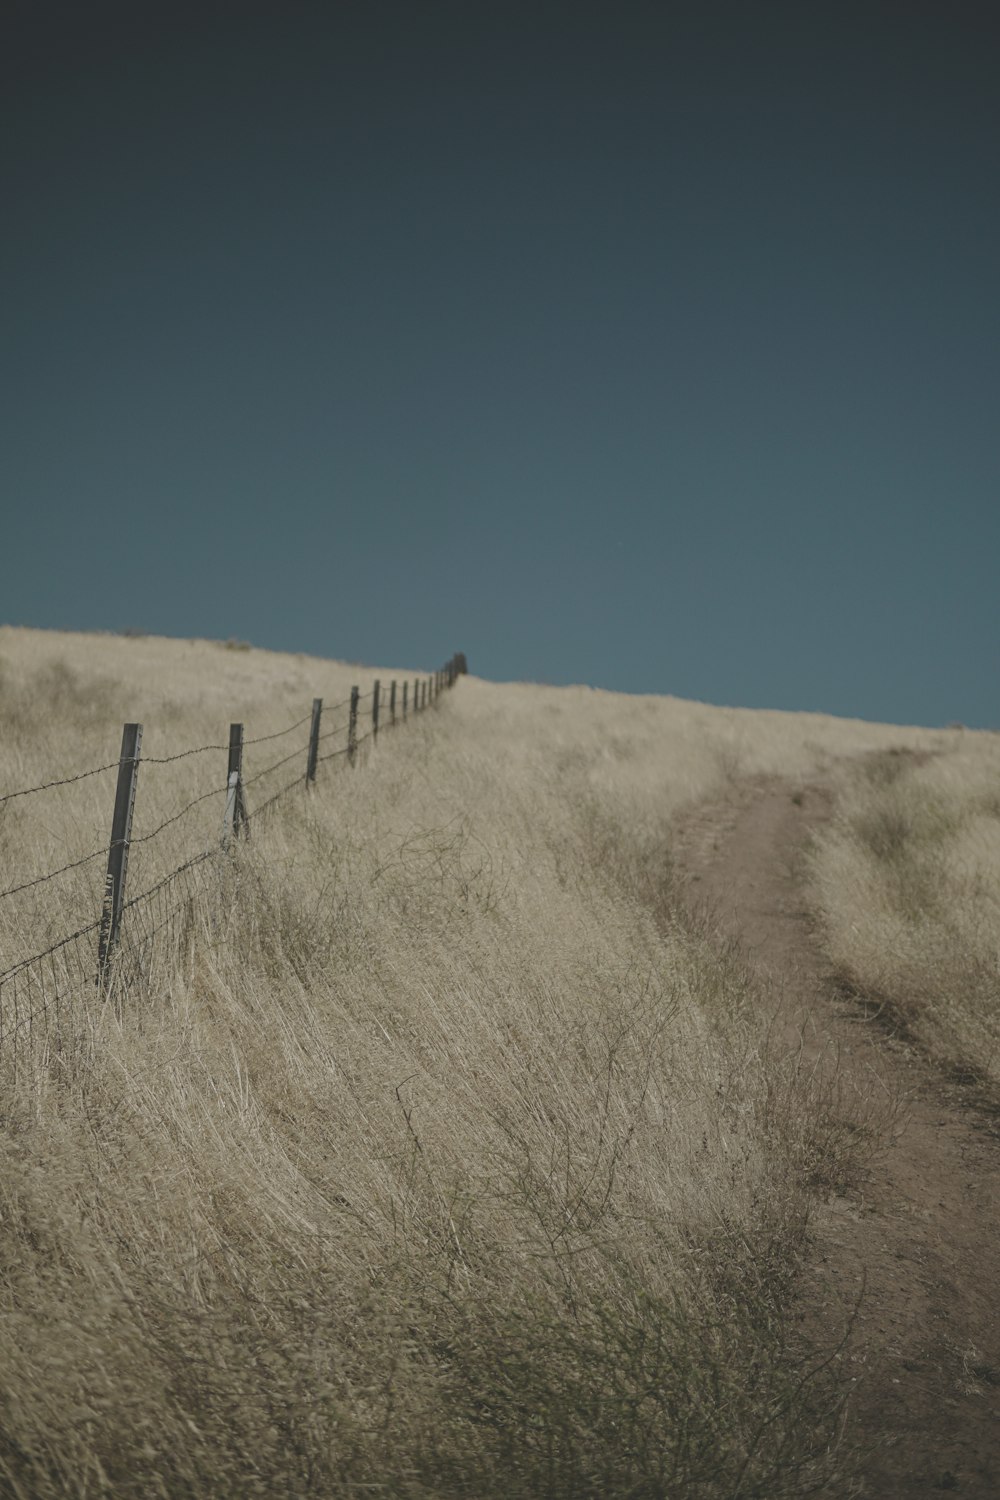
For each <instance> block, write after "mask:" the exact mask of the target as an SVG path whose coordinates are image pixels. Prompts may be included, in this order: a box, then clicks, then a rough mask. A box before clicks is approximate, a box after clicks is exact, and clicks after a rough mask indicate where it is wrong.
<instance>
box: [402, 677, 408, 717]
mask: <svg viewBox="0 0 1000 1500" xmlns="http://www.w3.org/2000/svg"><path fill="white" fill-rule="evenodd" d="M408 686H409V684H408V683H405V682H404V683H403V718H404V719H405V718H406V689H407V687H408Z"/></svg>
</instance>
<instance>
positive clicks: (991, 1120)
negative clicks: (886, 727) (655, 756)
mask: <svg viewBox="0 0 1000 1500" xmlns="http://www.w3.org/2000/svg"><path fill="white" fill-rule="evenodd" d="M829 815H830V797H829V794H828V793H827V792H826V790H825V789H824V788H823V787H822V786H819V785H798V784H791V783H783V782H779V781H776V780H760V781H755V782H753V783H750V784H746V785H744V786H743V787H742V788H741V789H740V790H739V792H738V793H736V794H734V796H733V797H732V798H731V799H730V800H729V801H728V802H725V803H723V804H719V805H717V806H715V807H711V808H708V809H701V810H699V811H698V812H697V813H695V814H694V815H692V817H690V818H689V819H688V820H687V821H686V822H685V823H684V824H683V825H682V828H681V829H680V835H679V845H678V849H677V855H676V857H677V863H678V867H679V872H680V874H681V875H682V876H683V878H684V880H685V883H686V888H687V890H688V891H689V893H690V895H691V899H692V900H693V901H697V903H698V904H699V905H702V904H704V905H707V906H708V907H709V908H710V909H712V910H713V911H714V913H715V915H716V917H717V918H718V919H719V920H720V921H721V923H722V925H723V926H724V928H725V929H726V930H727V932H728V933H730V934H732V935H734V936H736V937H738V938H739V940H740V941H741V943H742V945H743V946H744V948H745V949H746V950H748V951H749V953H750V954H751V955H752V957H753V960H754V962H755V963H756V965H757V966H758V967H759V969H760V970H761V971H762V972H763V973H764V974H765V975H766V976H767V977H768V978H769V979H770V980H771V981H772V982H773V983H774V984H775V985H776V989H777V992H778V993H780V994H781V996H782V1001H781V1004H782V1019H783V1021H784V1023H785V1024H786V1025H787V1027H788V1028H789V1032H790V1033H791V1032H795V1033H798V1034H801V1037H802V1045H803V1048H804V1050H805V1053H806V1056H807V1059H808V1058H810V1057H811V1058H812V1059H814V1060H816V1059H820V1058H822V1057H825V1058H827V1059H829V1058H833V1057H837V1058H838V1061H839V1070H840V1079H841V1082H842V1083H844V1084H845V1085H846V1091H847V1094H848V1096H850V1093H851V1091H852V1088H853V1090H854V1091H855V1093H856V1096H857V1098H858V1100H859V1101H861V1100H863V1099H864V1098H865V1097H870V1096H871V1094H872V1090H873V1089H874V1090H876V1091H880V1090H882V1089H883V1085H884V1087H885V1089H886V1090H888V1092H889V1093H890V1094H893V1095H895V1096H896V1097H897V1098H898V1099H899V1101H900V1108H899V1112H898V1114H897V1116H896V1118H895V1123H894V1125H893V1127H892V1129H891V1130H890V1131H889V1132H888V1138H887V1139H886V1141H885V1145H884V1149H882V1150H881V1151H880V1153H879V1154H878V1155H877V1157H876V1158H875V1159H874V1161H873V1162H872V1163H871V1165H870V1167H869V1168H868V1170H867V1172H866V1174H865V1180H863V1181H862V1182H860V1183H858V1184H856V1185H854V1186H853V1187H852V1188H850V1189H849V1190H846V1191H845V1192H844V1193H843V1195H838V1196H834V1197H832V1198H830V1199H829V1200H828V1201H827V1202H825V1203H824V1204H823V1205H822V1206H821V1208H820V1209H819V1210H818V1212H817V1213H816V1215H815V1218H814V1220H813V1225H812V1231H811V1247H810V1249H811V1253H810V1260H809V1265H808V1267H807V1269H806V1272H805V1275H804V1280H803V1285H802V1307H803V1319H804V1321H805V1324H806V1327H807V1328H809V1329H810V1332H812V1333H814V1334H817V1335H819V1334H820V1333H821V1331H822V1330H823V1329H826V1330H827V1332H828V1334H832V1333H833V1332H834V1330H835V1329H836V1328H838V1327H841V1328H842V1327H844V1326H845V1325H846V1323H847V1320H848V1319H849V1317H850V1310H851V1308H853V1307H854V1306H855V1305H856V1304H857V1303H858V1299H859V1296H860V1298H861V1300H860V1309H859V1313H858V1316H857V1319H856V1321H855V1323H854V1328H853V1331H852V1334H851V1337H850V1340H849V1342H848V1345H847V1347H846V1349H845V1351H844V1353H843V1355H842V1358H843V1359H844V1360H845V1361H846V1362H848V1367H849V1369H850V1370H851V1372H852V1373H851V1377H850V1378H852V1379H853V1380H854V1381H855V1382H856V1386H855V1394H854V1396H853V1399H852V1402H851V1406H850V1411H849V1417H848V1426H847V1434H846V1436H847V1441H848V1443H849V1444H850V1445H851V1446H852V1447H853V1446H855V1445H857V1446H859V1447H860V1448H861V1449H862V1450H863V1451H864V1453H865V1457H864V1460H863V1464H862V1473H863V1491H862V1493H863V1494H864V1495H865V1496H872V1497H875V1496H878V1497H885V1500H894V1497H904V1496H906V1497H909V1496H922V1495H939V1494H941V1493H944V1492H948V1491H951V1492H954V1493H956V1494H958V1495H964V1496H970V1497H971V1496H975V1497H984V1500H985V1497H991V1500H992V1497H1000V1122H998V1118H997V1116H996V1115H995V1114H991V1113H989V1112H988V1111H984V1110H983V1109H981V1108H979V1107H977V1105H976V1103H975V1101H974V1100H973V1099H972V1098H971V1096H970V1095H969V1093H968V1091H967V1090H963V1088H962V1087H961V1086H960V1085H958V1084H953V1083H950V1082H949V1081H948V1080H947V1079H946V1078H945V1077H944V1076H943V1075H941V1074H940V1073H938V1072H937V1071H936V1070H935V1069H934V1068H933V1067H932V1066H930V1065H929V1064H928V1063H927V1062H926V1061H925V1060H923V1059H922V1058H921V1057H919V1056H918V1055H917V1054H916V1053H915V1052H914V1051H913V1050H912V1049H911V1048H909V1047H907V1046H906V1045H905V1043H904V1042H902V1041H901V1040H899V1039H898V1038H894V1037H892V1036H891V1035H889V1034H887V1032H886V1031H885V1029H884V1028H882V1027H881V1026H880V1025H879V1024H878V1023H877V1022H873V1021H872V1020H866V1019H865V1017H864V1015H863V1011H862V1007H861V1005H859V1004H858V1003H857V1002H856V1001H853V1000H849V999H845V998H844V997H843V996H842V995H838V992H837V988H836V986H835V985H834V984H833V983H832V982H831V978H830V975H829V971H828V966H827V965H826V963H825V962H824V959H823V955H822V951H821V948H820V944H819V941H818V938H817V935H816V933H815V930H814V925H813V922H812V920H811V918H810V914H809V911H808V909H807V905H806V896H805V883H804V870H803V854H804V850H805V848H806V844H807V840H808V837H809V832H810V830H811V829H812V828H814V827H816V826H817V825H818V824H820V823H821V822H822V821H823V820H824V819H826V818H828V817H829ZM860 1108H861V1105H860V1102H859V1109H860ZM862 1123H863V1122H862Z"/></svg>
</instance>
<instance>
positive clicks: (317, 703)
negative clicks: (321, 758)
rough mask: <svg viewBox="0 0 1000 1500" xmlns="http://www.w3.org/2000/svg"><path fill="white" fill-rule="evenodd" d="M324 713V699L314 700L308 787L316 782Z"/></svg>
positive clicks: (307, 772)
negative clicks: (321, 717)
mask: <svg viewBox="0 0 1000 1500" xmlns="http://www.w3.org/2000/svg"><path fill="white" fill-rule="evenodd" d="M322 712H323V700H322V698H314V699H313V716H312V723H311V724H310V725H309V758H308V760H307V761H306V785H307V786H308V785H309V783H310V782H315V780H316V757H317V756H318V755H319V721H320V716H321V714H322Z"/></svg>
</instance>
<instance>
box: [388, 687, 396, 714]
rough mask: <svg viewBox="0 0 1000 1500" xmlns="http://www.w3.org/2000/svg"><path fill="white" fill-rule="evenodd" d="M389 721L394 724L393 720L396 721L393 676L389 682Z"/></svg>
mask: <svg viewBox="0 0 1000 1500" xmlns="http://www.w3.org/2000/svg"><path fill="white" fill-rule="evenodd" d="M389 722H390V723H391V724H395V722H396V679H395V677H394V678H393V679H392V682H391V684H390V686H389Z"/></svg>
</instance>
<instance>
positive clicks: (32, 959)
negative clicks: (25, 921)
mask: <svg viewBox="0 0 1000 1500" xmlns="http://www.w3.org/2000/svg"><path fill="white" fill-rule="evenodd" d="M100 925H101V918H100V917H98V918H97V920H96V921H94V922H88V923H87V925H86V926H85V927H78V928H77V930H76V932H71V933H70V934H69V936H68V937H64V938H60V939H59V941H58V942H56V943H52V944H50V946H49V947H48V948H43V949H42V950H41V952H40V953H32V954H31V955H30V956H29V957H28V958H20V959H18V961H17V963H16V964H12V965H11V967H10V968H9V969H5V970H4V972H3V973H2V974H0V984H5V983H6V981H7V980H8V979H10V977H11V976H12V975H13V974H19V973H20V972H21V970H22V969H25V968H27V966H28V965H29V964H33V963H37V962H38V961H39V960H40V959H42V958H47V957H48V956H49V954H50V953H58V951H59V949H60V948H65V947H66V945H67V944H68V943H74V942H76V940H77V938H82V937H86V936H87V934H88V933H89V932H96V931H97V929H98V928H99V927H100Z"/></svg>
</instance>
